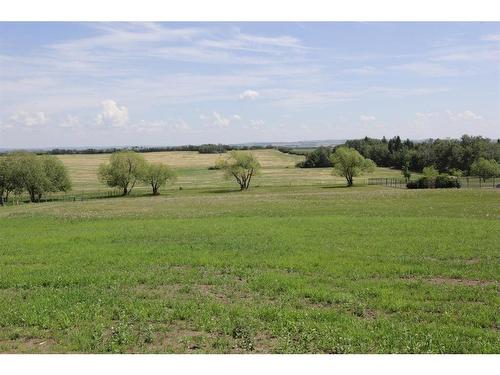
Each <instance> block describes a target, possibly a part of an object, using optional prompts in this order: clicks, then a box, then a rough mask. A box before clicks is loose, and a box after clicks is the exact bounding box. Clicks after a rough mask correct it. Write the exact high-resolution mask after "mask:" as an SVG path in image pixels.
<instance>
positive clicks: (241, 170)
mask: <svg viewBox="0 0 500 375" xmlns="http://www.w3.org/2000/svg"><path fill="white" fill-rule="evenodd" d="M217 167H219V169H222V170H224V174H225V176H226V178H231V177H233V178H234V179H235V180H236V182H238V184H239V185H240V190H247V189H248V188H249V187H250V181H251V180H252V177H253V176H255V175H256V174H257V173H258V172H259V170H260V163H259V162H258V160H257V159H256V158H255V156H254V155H253V154H252V153H250V152H245V151H230V152H229V158H227V159H222V160H219V161H218V162H217Z"/></svg>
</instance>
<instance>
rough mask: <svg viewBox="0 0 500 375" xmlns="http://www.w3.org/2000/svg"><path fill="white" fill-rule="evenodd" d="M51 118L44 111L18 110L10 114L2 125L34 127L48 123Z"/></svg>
mask: <svg viewBox="0 0 500 375" xmlns="http://www.w3.org/2000/svg"><path fill="white" fill-rule="evenodd" d="M48 120H49V118H48V117H47V115H46V114H45V113H44V112H33V113H31V112H26V111H18V112H16V113H14V114H13V115H12V116H10V117H9V118H8V119H7V121H6V122H5V123H4V124H3V125H2V127H4V128H13V127H25V128H33V127H36V126H39V125H44V124H46V123H47V121H48Z"/></svg>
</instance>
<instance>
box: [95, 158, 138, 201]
mask: <svg viewBox="0 0 500 375" xmlns="http://www.w3.org/2000/svg"><path fill="white" fill-rule="evenodd" d="M145 168H146V161H145V159H144V156H142V155H141V154H139V153H137V152H134V151H120V152H115V153H113V154H111V156H110V158H109V163H108V164H101V165H100V166H99V171H98V176H99V180H100V181H101V182H103V183H105V184H106V185H108V186H109V187H117V188H120V189H122V190H123V195H127V194H130V192H131V191H132V189H133V188H134V186H135V184H136V182H137V181H139V180H141V179H142V177H143V174H144V172H145Z"/></svg>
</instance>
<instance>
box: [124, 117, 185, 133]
mask: <svg viewBox="0 0 500 375" xmlns="http://www.w3.org/2000/svg"><path fill="white" fill-rule="evenodd" d="M132 128H134V129H135V130H137V131H138V132H144V133H155V132H161V131H167V132H170V133H177V132H188V131H190V130H191V127H190V126H189V125H188V124H187V123H186V122H185V121H184V120H178V119H177V120H167V121H163V120H161V121H145V120H142V121H141V122H140V123H139V124H137V125H136V126H133V127H132Z"/></svg>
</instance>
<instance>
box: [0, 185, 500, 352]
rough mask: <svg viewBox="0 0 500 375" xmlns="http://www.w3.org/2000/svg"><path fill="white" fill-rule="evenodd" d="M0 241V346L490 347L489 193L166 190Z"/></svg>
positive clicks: (492, 246) (493, 343)
mask: <svg viewBox="0 0 500 375" xmlns="http://www.w3.org/2000/svg"><path fill="white" fill-rule="evenodd" d="M499 190H500V189H499ZM0 237H1V243H0V270H1V271H0V352H16V353H19V352H93V353H101V352H148V353H149V352H152V353H156V352H159V353H160V352H161V353H164V352H166V353H235V352H236V353H428V352H429V353H493V352H494V353H498V352H500V334H499V332H498V319H499V312H500V311H499V302H500V297H499V282H500V191H498V190H494V189H484V190H472V189H471V190H428V191H425V190H422V191H417V190H403V189H391V188H385V187H379V186H364V187H354V188H344V187H331V186H328V185H325V186H294V187H287V186H275V187H272V186H270V187H254V188H251V190H250V191H248V192H244V193H240V192H236V191H232V192H231V191H227V190H222V191H218V190H204V189H199V190H196V189H192V190H190V189H183V190H178V189H177V190H173V189H172V190H168V191H166V192H165V194H164V195H161V196H158V197H148V196H144V197H129V198H112V199H103V200H95V201H84V202H53V203H41V204H26V205H21V206H18V207H16V206H14V207H11V206H9V207H3V208H0Z"/></svg>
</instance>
